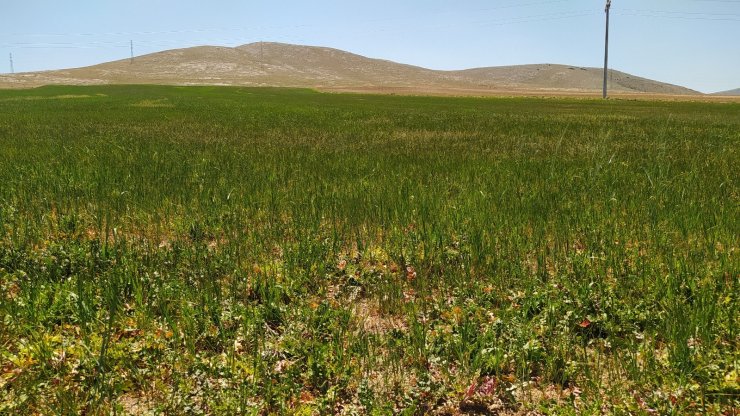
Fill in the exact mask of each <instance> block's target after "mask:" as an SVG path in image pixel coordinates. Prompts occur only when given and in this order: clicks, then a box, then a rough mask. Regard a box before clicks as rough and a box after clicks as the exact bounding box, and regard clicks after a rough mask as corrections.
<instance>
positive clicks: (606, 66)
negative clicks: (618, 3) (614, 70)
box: [604, 0, 612, 99]
mask: <svg viewBox="0 0 740 416" xmlns="http://www.w3.org/2000/svg"><path fill="white" fill-rule="evenodd" d="M611 8H612V0H606V44H605V45H606V46H605V47H604V99H606V78H607V73H608V71H609V9H611Z"/></svg>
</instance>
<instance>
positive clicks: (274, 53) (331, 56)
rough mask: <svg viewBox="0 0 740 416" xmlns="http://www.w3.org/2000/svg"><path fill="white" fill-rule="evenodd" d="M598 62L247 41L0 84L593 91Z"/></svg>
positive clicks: (632, 80)
mask: <svg viewBox="0 0 740 416" xmlns="http://www.w3.org/2000/svg"><path fill="white" fill-rule="evenodd" d="M602 74H603V73H602V70H601V69H598V68H578V67H569V66H564V65H549V64H545V65H522V66H508V67H492V68H477V69H469V70H463V71H435V70H431V69H426V68H421V67H417V66H411V65H405V64H399V63H396V62H391V61H386V60H380V59H371V58H366V57H363V56H360V55H356V54H352V53H349V52H344V51H341V50H337V49H332V48H323V47H312V46H298V45H288V44H281V43H262V42H260V43H252V44H248V45H243V46H239V47H236V48H229V47H216V46H200V47H194V48H186V49H175V50H169V51H164V52H158V53H153V54H149V55H145V56H140V57H137V58H135V59H134V61H133V63H132V62H131V61H129V60H120V61H115V62H108V63H104V64H100V65H94V66H90V67H85V68H75V69H66V70H58V71H44V72H32V73H23V74H16V75H2V76H0V87H6V88H7V87H16V88H24V87H35V86H40V85H49V84H65V85H66V84H71V85H90V84H134V83H135V84H170V85H243V86H281V87H310V88H407V89H420V90H423V89H435V90H445V89H449V90H481V91H482V90H530V91H531V90H543V91H544V90H548V91H581V92H587V91H598V90H600V89H601V82H602V80H601V79H602V78H601V77H602ZM610 78H611V80H610V89H611V90H613V91H619V92H635V93H651V94H682V95H693V94H699V93H698V92H696V91H693V90H690V89H687V88H683V87H679V86H675V85H670V84H665V83H661V82H657V81H652V80H648V79H644V78H639V77H635V76H632V75H629V74H625V73H622V72H617V71H612V72H611V74H610Z"/></svg>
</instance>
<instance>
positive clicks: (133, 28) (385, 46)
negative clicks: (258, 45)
mask: <svg viewBox="0 0 740 416" xmlns="http://www.w3.org/2000/svg"><path fill="white" fill-rule="evenodd" d="M3 3H4V4H2V7H1V12H0V54H1V55H0V72H9V71H10V63H9V59H8V58H9V54H10V53H12V54H13V58H14V63H15V71H16V72H21V71H35V70H43V69H58V68H68V67H78V66H85V65H92V64H96V63H100V62H104V61H110V60H115V59H121V58H127V57H128V55H129V40H133V41H134V49H135V53H136V54H137V55H141V54H145V53H150V52H156V51H160V50H165V49H172V48H179V47H188V46H196V45H205V44H209V45H224V46H237V45H240V44H244V43H250V42H256V41H261V40H264V41H277V42H287V43H297V44H306V45H320V46H330V47H335V48H339V49H344V50H347V51H350V52H355V53H359V54H361V55H365V56H370V57H373V58H384V59H390V60H394V61H398V62H403V63H409V64H414V65H420V66H425V67H428V68H434V69H464V68H471V67H479V66H497V65H513V64H527V63H562V64H570V65H578V66H596V67H598V66H600V65H602V64H603V47H604V45H603V43H604V39H603V38H604V0H560V1H544V0H521V1H513V0H501V1H499V0H488V1H483V0H454V1H453V0H445V1H441V0H423V1H422V0H373V1H365V0H363V1H353V0H311V1H306V0H302V1H298V0H270V1H267V0H265V1H262V0H243V1H236V0H209V1H205V0H201V1H195V0H178V1H174V0H127V1H113V0H75V1H60V0H25V1H12V0H3ZM610 64H611V65H610V66H611V67H612V68H614V69H619V70H622V71H626V72H630V73H633V74H635V75H639V76H644V77H648V78H653V79H657V80H660V81H665V82H671V83H675V84H680V85H684V86H687V87H690V88H694V89H697V90H700V91H703V92H715V91H719V90H726V89H733V88H739V87H740V0H654V1H644V0H613V6H612V25H611V50H610Z"/></svg>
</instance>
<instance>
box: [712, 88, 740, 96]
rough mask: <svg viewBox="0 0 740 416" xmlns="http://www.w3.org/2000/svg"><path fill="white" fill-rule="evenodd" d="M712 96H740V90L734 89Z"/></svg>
mask: <svg viewBox="0 0 740 416" xmlns="http://www.w3.org/2000/svg"><path fill="white" fill-rule="evenodd" d="M712 95H731V96H740V88H735V89H734V90H729V91H722V92H715V93H714V94H712Z"/></svg>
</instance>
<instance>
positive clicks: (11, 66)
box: [10, 53, 15, 74]
mask: <svg viewBox="0 0 740 416" xmlns="http://www.w3.org/2000/svg"><path fill="white" fill-rule="evenodd" d="M10 73H11V74H15V68H14V67H13V54H12V53H11V54H10Z"/></svg>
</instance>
